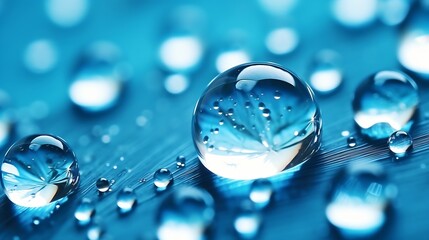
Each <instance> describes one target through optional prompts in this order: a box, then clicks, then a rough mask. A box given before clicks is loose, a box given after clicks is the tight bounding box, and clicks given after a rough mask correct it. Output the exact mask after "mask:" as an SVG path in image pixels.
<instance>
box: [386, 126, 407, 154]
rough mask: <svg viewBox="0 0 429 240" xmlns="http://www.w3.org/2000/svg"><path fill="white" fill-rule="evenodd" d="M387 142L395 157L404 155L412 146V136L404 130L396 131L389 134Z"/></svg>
mask: <svg viewBox="0 0 429 240" xmlns="http://www.w3.org/2000/svg"><path fill="white" fill-rule="evenodd" d="M387 144H388V145H389V149H390V151H391V152H392V153H394V154H395V155H396V156H397V157H404V156H405V155H406V154H407V152H408V151H409V150H410V149H411V148H412V146H413V138H412V137H411V135H410V134H409V133H407V132H405V131H396V132H394V133H392V135H390V137H389V139H388V140H387Z"/></svg>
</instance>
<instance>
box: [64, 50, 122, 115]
mask: <svg viewBox="0 0 429 240" xmlns="http://www.w3.org/2000/svg"><path fill="white" fill-rule="evenodd" d="M120 59H121V58H120V52H119V50H118V49H117V48H116V46H114V45H113V44H111V43H108V42H97V43H95V44H94V45H92V46H91V47H90V48H89V50H88V51H87V52H84V53H83V54H82V55H81V56H80V58H79V59H78V62H77V64H76V66H75V69H74V71H73V73H72V82H71V84H70V87H69V97H70V99H71V101H72V102H73V103H74V104H75V105H76V106H78V107H79V108H81V109H83V110H85V111H88V112H99V111H104V110H108V109H110V108H112V107H113V106H115V105H116V104H117V102H118V100H119V99H120V96H121V95H122V92H123V88H124V84H125V82H126V80H127V79H128V78H129V74H130V72H129V70H130V69H128V68H127V65H125V64H124V63H122V62H120V61H121V60H120Z"/></svg>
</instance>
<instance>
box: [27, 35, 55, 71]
mask: <svg viewBox="0 0 429 240" xmlns="http://www.w3.org/2000/svg"><path fill="white" fill-rule="evenodd" d="M57 61H58V54H57V49H56V47H55V44H54V43H53V42H52V41H50V40H48V39H39V40H36V41H34V42H32V43H30V44H29V45H28V47H27V48H26V49H25V52H24V65H25V67H26V68H27V69H28V70H29V71H31V72H33V73H39V74H41V73H46V72H49V71H50V70H52V69H53V68H54V67H55V65H56V64H57Z"/></svg>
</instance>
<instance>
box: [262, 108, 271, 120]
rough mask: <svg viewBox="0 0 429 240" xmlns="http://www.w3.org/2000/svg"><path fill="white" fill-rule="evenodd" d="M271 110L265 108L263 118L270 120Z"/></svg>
mask: <svg viewBox="0 0 429 240" xmlns="http://www.w3.org/2000/svg"><path fill="white" fill-rule="evenodd" d="M270 113H271V112H270V109H268V108H265V109H264V110H262V116H264V117H266V118H268V117H269V116H270Z"/></svg>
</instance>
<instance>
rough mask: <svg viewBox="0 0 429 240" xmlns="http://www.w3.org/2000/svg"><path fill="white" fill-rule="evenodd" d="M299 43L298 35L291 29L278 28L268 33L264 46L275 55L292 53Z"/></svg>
mask: <svg viewBox="0 0 429 240" xmlns="http://www.w3.org/2000/svg"><path fill="white" fill-rule="evenodd" d="M298 43H299V37H298V33H297V32H296V31H295V30H294V29H293V28H278V29H274V30H272V31H271V32H270V33H268V36H267V38H266V39H265V46H266V48H267V49H268V51H269V52H270V53H272V54H275V55H283V54H288V53H291V52H293V51H294V50H295V49H296V48H297V46H298Z"/></svg>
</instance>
